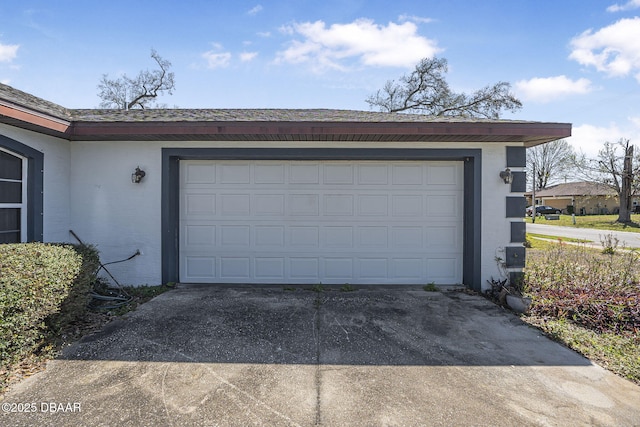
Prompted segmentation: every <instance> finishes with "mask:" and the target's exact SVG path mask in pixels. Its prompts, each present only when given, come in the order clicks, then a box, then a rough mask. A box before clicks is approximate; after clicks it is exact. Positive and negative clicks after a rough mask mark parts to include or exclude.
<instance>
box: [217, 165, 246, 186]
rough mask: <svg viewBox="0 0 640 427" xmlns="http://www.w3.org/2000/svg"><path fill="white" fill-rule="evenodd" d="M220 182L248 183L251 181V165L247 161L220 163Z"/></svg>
mask: <svg viewBox="0 0 640 427" xmlns="http://www.w3.org/2000/svg"><path fill="white" fill-rule="evenodd" d="M219 170H220V183H222V184H249V183H250V182H251V166H250V165H249V164H248V163H240V164H229V163H223V164H221V165H220V168H219Z"/></svg>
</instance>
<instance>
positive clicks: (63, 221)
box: [0, 124, 71, 242]
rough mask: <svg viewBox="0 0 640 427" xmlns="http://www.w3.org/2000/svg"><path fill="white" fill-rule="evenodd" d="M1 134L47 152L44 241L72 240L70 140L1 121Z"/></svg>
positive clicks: (45, 162)
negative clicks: (70, 217)
mask: <svg viewBox="0 0 640 427" xmlns="http://www.w3.org/2000/svg"><path fill="white" fill-rule="evenodd" d="M0 135H4V136H6V137H8V138H11V139H13V140H15V141H18V142H20V143H22V144H24V145H27V146H29V147H31V148H33V149H36V150H38V151H40V152H42V153H43V154H44V177H43V181H44V183H43V186H44V189H43V191H44V197H43V199H44V200H43V203H44V209H43V210H44V212H43V214H44V219H43V233H44V235H43V239H44V241H45V242H69V241H70V240H69V238H70V236H69V213H70V205H69V171H70V169H71V165H70V160H71V159H70V143H69V141H66V140H64V139H58V138H53V137H50V136H47V135H41V134H38V133H35V132H31V131H27V130H23V129H19V128H16V127H13V126H8V125H4V124H0Z"/></svg>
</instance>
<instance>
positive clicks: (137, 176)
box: [131, 166, 146, 184]
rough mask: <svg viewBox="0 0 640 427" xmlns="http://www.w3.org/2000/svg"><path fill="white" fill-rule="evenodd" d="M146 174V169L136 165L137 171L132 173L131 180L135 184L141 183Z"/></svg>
mask: <svg viewBox="0 0 640 427" xmlns="http://www.w3.org/2000/svg"><path fill="white" fill-rule="evenodd" d="M145 175H146V173H145V171H143V170H142V169H140V166H138V167H136V170H135V172H133V173H132V174H131V182H133V183H134V184H140V181H142V178H144V176H145Z"/></svg>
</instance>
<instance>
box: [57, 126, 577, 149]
mask: <svg viewBox="0 0 640 427" xmlns="http://www.w3.org/2000/svg"><path fill="white" fill-rule="evenodd" d="M570 135H571V124H567V123H538V122H529V123H521V122H517V123H509V122H478V123H468V122H453V123H452V122H330V121H308V122H303V121H293V122H291V121H269V122H257V121H245V122H234V121H223V122H204V121H197V122H196V121H194V122H191V121H190V122H176V121H171V122H167V121H154V122H81V121H79V122H74V123H73V127H72V129H71V131H70V135H69V139H72V140H228V139H232V140H237V139H248V140H256V141H277V140H282V141H286V140H294V139H303V140H350V139H353V140H356V139H359V140H379V141H395V140H407V141H410V140H415V141H435V142H437V141H471V140H474V141H478V142H519V143H522V144H523V145H524V146H525V147H532V146H534V145H538V144H542V143H545V142H549V141H553V140H556V139H560V138H565V137H568V136H570Z"/></svg>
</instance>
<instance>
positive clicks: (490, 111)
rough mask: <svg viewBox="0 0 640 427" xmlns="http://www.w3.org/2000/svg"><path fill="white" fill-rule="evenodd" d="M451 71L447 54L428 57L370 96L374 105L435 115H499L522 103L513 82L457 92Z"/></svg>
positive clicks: (475, 116) (489, 117)
mask: <svg viewBox="0 0 640 427" xmlns="http://www.w3.org/2000/svg"><path fill="white" fill-rule="evenodd" d="M447 71H448V67H447V60H446V59H444V58H435V57H434V58H424V59H422V60H421V61H420V62H419V63H418V65H416V68H415V70H414V71H412V72H411V74H409V75H404V76H402V77H400V79H399V81H397V82H396V81H394V80H389V81H387V83H386V84H385V85H384V88H382V89H381V90H378V91H377V92H376V93H375V94H374V95H371V96H369V97H368V98H367V99H366V102H367V103H368V104H369V106H370V107H372V108H376V107H377V108H378V109H379V110H380V111H386V112H390V113H395V112H413V113H421V114H429V115H433V116H456V117H474V118H488V119H497V118H499V117H500V114H501V112H502V110H508V111H511V112H514V111H517V110H519V109H520V108H522V103H521V102H520V100H518V99H517V98H516V97H515V96H514V95H513V94H512V93H511V92H510V89H511V85H510V84H509V83H506V82H498V83H496V84H494V85H489V86H486V87H484V88H482V89H480V90H478V91H476V92H474V93H472V94H470V95H468V94H466V93H455V92H453V91H452V90H451V88H450V87H449V84H448V83H447V81H446V80H445V78H444V74H445V73H446V72H447Z"/></svg>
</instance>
